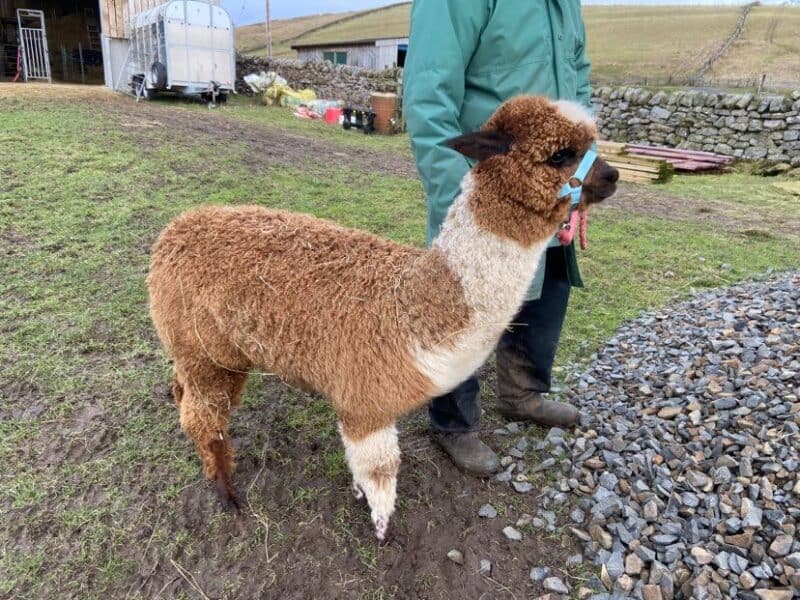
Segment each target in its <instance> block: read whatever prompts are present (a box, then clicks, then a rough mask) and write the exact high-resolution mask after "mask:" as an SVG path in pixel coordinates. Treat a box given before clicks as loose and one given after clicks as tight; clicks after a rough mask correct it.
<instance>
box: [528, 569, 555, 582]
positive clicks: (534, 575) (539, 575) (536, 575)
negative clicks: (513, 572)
mask: <svg viewBox="0 0 800 600" xmlns="http://www.w3.org/2000/svg"><path fill="white" fill-rule="evenodd" d="M548 575H550V569H549V568H548V567H533V568H532V569H531V579H532V580H533V581H536V582H539V581H544V579H545V577H547V576H548Z"/></svg>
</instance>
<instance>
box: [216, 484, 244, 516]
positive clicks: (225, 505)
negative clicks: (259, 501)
mask: <svg viewBox="0 0 800 600" xmlns="http://www.w3.org/2000/svg"><path fill="white" fill-rule="evenodd" d="M214 487H215V488H216V489H217V496H218V497H219V501H220V503H221V504H222V509H223V510H224V511H225V512H233V511H234V510H235V511H236V512H237V513H238V512H241V510H242V502H241V500H239V494H238V493H237V491H236V488H234V487H233V485H231V482H230V481H229V480H228V477H227V476H225V475H217V477H216V478H215V479H214Z"/></svg>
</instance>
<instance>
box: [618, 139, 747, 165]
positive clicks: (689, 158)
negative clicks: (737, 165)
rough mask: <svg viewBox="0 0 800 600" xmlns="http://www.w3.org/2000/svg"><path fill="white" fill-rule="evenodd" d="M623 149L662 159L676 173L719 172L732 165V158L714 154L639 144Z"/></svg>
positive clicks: (629, 145)
mask: <svg viewBox="0 0 800 600" xmlns="http://www.w3.org/2000/svg"><path fill="white" fill-rule="evenodd" d="M625 148H626V150H627V151H628V153H629V154H633V155H635V156H650V157H653V158H663V159H664V160H666V161H667V162H669V163H670V164H671V165H672V166H673V168H674V169H675V170H676V171H688V172H697V171H719V170H722V169H724V168H725V167H726V166H728V165H730V164H732V163H733V158H732V157H730V156H724V155H722V154H715V153H714V152H700V151H699V150H680V149H678V148H668V147H666V146H644V145H641V144H626V145H625Z"/></svg>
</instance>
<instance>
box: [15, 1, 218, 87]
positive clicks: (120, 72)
mask: <svg viewBox="0 0 800 600" xmlns="http://www.w3.org/2000/svg"><path fill="white" fill-rule="evenodd" d="M165 2H166V0H0V46H2V48H1V49H0V52H2V53H1V54H0V59H2V63H1V65H0V81H2V80H4V79H5V80H7V79H13V78H14V76H15V75H16V73H17V69H18V67H17V63H18V60H19V55H20V50H19V48H20V44H21V43H23V44H24V43H25V42H24V41H21V40H20V39H19V37H20V36H19V31H18V23H17V9H27V10H29V11H41V16H42V17H43V22H44V35H41V36H39V37H35V38H34V43H36V44H38V45H35V46H31V47H30V49H29V54H30V55H34V54H37V53H38V56H39V57H40V58H41V60H40V61H39V66H41V65H43V64H45V63H48V64H49V67H50V74H51V75H52V79H53V80H56V81H77V82H85V83H105V84H106V85H107V86H108V87H110V88H112V89H118V88H120V87H124V86H127V84H128V81H127V79H129V77H130V75H129V73H128V72H127V70H126V67H127V62H128V61H129V59H130V58H131V42H130V37H131V32H130V25H131V24H130V16H131V15H137V14H140V13H142V12H144V11H147V10H149V9H152V8H155V7H157V6H160V5H163V4H165ZM209 2H210V3H211V4H219V0H209ZM31 23H32V26H34V27H37V28H38V27H40V24H39V23H40V21H39V19H38V18H35V19H33V20H31ZM24 25H25V24H24ZM40 38H42V39H46V45H45V44H42V43H41V41H40ZM26 47H27V46H26Z"/></svg>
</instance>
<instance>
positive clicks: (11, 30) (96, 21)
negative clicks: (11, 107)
mask: <svg viewBox="0 0 800 600" xmlns="http://www.w3.org/2000/svg"><path fill="white" fill-rule="evenodd" d="M17 9H29V10H34V11H41V12H42V16H43V17H44V25H45V31H46V33H47V36H46V38H47V53H46V54H47V57H48V62H49V65H50V69H51V72H52V77H53V79H57V80H62V81H84V82H87V83H101V82H102V81H103V51H102V39H101V27H102V25H101V17H100V15H101V9H102V7H101V6H100V4H98V1H97V0H0V81H3V80H8V79H13V78H14V77H15V76H16V73H17V62H18V59H19V57H20V39H19V38H20V36H19V27H18V22H17ZM39 22H40V20H39V18H31V17H28V19H27V21H26V22H24V23H23V25H24V26H29V25H30V26H34V27H37V28H38V27H39ZM41 58H42V60H41V64H42V65H44V53H42V54H41Z"/></svg>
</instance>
